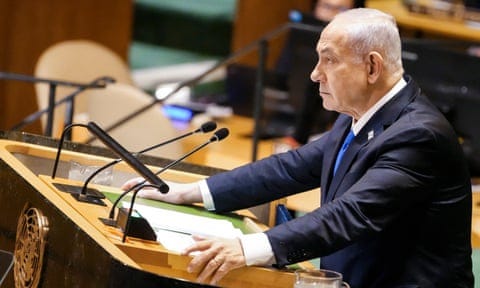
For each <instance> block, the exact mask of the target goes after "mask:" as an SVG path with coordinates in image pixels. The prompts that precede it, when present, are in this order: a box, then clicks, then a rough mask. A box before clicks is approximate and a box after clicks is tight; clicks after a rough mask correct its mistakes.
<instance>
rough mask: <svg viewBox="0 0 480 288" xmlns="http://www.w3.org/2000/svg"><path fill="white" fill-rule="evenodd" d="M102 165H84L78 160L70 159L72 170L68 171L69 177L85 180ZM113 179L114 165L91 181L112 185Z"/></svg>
mask: <svg viewBox="0 0 480 288" xmlns="http://www.w3.org/2000/svg"><path fill="white" fill-rule="evenodd" d="M100 167H101V166H91V165H83V164H81V163H78V162H76V161H70V170H69V171H68V179H72V180H78V181H85V180H87V178H88V177H90V175H92V173H94V172H95V171H97V170H98V169H100ZM112 180H113V167H112V166H110V167H108V168H107V169H105V170H103V171H102V172H100V173H98V175H96V176H95V177H94V178H93V179H92V181H91V183H95V184H100V185H106V186H110V185H111V184H112Z"/></svg>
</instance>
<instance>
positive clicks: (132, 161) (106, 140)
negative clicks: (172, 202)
mask: <svg viewBox="0 0 480 288" xmlns="http://www.w3.org/2000/svg"><path fill="white" fill-rule="evenodd" d="M87 128H88V130H90V132H92V133H93V134H95V136H97V137H98V139H100V141H102V142H103V144H105V145H106V146H107V147H109V148H110V149H112V150H113V151H114V152H115V153H117V154H118V155H119V156H120V157H121V158H122V159H123V160H124V161H125V162H127V163H128V165H130V166H131V167H132V168H133V169H135V171H137V172H138V173H139V174H140V175H141V176H142V177H144V178H146V179H148V181H149V182H150V183H152V184H154V185H157V186H158V187H159V189H158V190H159V191H160V192H162V193H167V192H168V185H167V184H165V182H163V181H162V180H161V179H160V178H158V177H157V176H156V175H155V174H153V172H152V171H150V170H149V169H148V168H147V167H146V166H145V165H143V163H142V162H140V161H139V160H138V159H137V158H135V157H134V156H133V155H132V154H130V152H128V151H127V149H125V148H124V147H123V146H122V145H120V144H119V143H118V142H117V141H116V140H115V139H113V138H112V137H111V136H110V135H108V134H107V133H106V132H105V131H104V130H103V129H102V128H100V127H99V126H98V125H97V124H95V123H94V122H89V123H88V124H87Z"/></svg>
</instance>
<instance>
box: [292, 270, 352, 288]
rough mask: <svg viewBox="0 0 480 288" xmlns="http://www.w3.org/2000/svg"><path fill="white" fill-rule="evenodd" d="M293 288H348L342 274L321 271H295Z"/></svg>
mask: <svg viewBox="0 0 480 288" xmlns="http://www.w3.org/2000/svg"><path fill="white" fill-rule="evenodd" d="M293 287H294V288H342V287H346V288H350V286H349V285H348V284H347V283H345V282H343V280H342V274H340V273H338V272H335V271H330V270H322V269H300V270H297V271H295V285H294V286H293Z"/></svg>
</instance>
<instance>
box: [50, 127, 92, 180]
mask: <svg viewBox="0 0 480 288" xmlns="http://www.w3.org/2000/svg"><path fill="white" fill-rule="evenodd" d="M76 126H80V127H84V128H88V127H87V125H85V124H70V125H68V126H67V127H65V128H64V129H63V132H62V135H61V137H60V141H59V142H58V149H57V156H56V157H55V162H54V164H53V171H52V179H55V175H56V174H57V167H58V162H59V160H60V152H61V151H62V147H63V142H64V141H65V132H66V131H68V130H70V129H72V128H73V127H76Z"/></svg>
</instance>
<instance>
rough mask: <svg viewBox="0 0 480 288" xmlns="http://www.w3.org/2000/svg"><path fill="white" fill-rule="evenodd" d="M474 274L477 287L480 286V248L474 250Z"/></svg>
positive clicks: (479, 287)
mask: <svg viewBox="0 0 480 288" xmlns="http://www.w3.org/2000/svg"><path fill="white" fill-rule="evenodd" d="M472 264H473V276H474V277H475V288H480V281H479V280H478V279H480V249H473V250H472Z"/></svg>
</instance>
